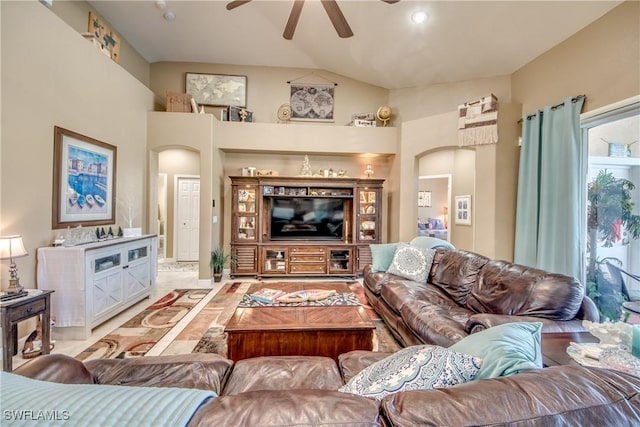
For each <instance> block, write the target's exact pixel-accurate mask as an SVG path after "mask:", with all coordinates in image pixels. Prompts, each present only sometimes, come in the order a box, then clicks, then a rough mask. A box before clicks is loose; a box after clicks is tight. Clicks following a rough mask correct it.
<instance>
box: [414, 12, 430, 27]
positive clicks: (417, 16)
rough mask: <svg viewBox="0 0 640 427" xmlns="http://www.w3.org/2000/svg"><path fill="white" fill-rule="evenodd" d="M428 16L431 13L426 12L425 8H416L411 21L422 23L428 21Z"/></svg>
mask: <svg viewBox="0 0 640 427" xmlns="http://www.w3.org/2000/svg"><path fill="white" fill-rule="evenodd" d="M428 17H429V15H427V12H425V11H424V10H416V11H415V12H413V13H412V14H411V21H412V22H413V23H414V24H422V23H424V22H426V20H427V18H428Z"/></svg>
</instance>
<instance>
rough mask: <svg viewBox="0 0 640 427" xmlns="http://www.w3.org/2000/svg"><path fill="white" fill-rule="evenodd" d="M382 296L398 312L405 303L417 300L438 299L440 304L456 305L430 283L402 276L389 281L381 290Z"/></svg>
mask: <svg viewBox="0 0 640 427" xmlns="http://www.w3.org/2000/svg"><path fill="white" fill-rule="evenodd" d="M380 298H382V299H383V300H384V302H385V303H387V305H388V306H389V307H391V309H392V310H393V311H394V312H396V313H398V314H399V313H400V309H401V308H402V306H403V305H405V304H406V303H408V302H411V301H415V300H427V301H437V302H438V303H439V304H445V305H455V303H454V302H453V301H451V299H450V298H448V297H447V296H446V295H444V293H443V292H442V291H440V290H439V289H437V288H434V287H433V286H431V285H429V284H425V283H418V282H413V281H411V280H403V279H400V278H396V280H393V281H391V280H390V281H388V282H387V284H386V285H385V286H384V287H383V288H382V289H381V290H380Z"/></svg>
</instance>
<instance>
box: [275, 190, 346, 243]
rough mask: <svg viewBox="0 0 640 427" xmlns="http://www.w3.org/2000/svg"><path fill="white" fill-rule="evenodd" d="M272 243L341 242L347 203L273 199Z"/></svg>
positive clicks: (305, 199)
mask: <svg viewBox="0 0 640 427" xmlns="http://www.w3.org/2000/svg"><path fill="white" fill-rule="evenodd" d="M270 214H271V218H270V231H271V232H270V236H269V237H270V239H271V240H306V239H309V240H341V239H342V238H343V232H344V226H343V223H344V214H345V199H338V198H305V197H295V198H278V197H274V198H271V210H270Z"/></svg>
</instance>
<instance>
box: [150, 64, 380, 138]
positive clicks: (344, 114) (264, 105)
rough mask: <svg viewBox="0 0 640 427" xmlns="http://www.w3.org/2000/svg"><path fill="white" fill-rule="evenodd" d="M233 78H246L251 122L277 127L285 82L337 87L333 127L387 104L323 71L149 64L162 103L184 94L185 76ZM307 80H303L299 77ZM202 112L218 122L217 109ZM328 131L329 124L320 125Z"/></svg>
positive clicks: (375, 90)
mask: <svg viewBox="0 0 640 427" xmlns="http://www.w3.org/2000/svg"><path fill="white" fill-rule="evenodd" d="M187 72H194V73H208V74H232V75H243V76H247V109H248V110H251V111H252V112H253V120H254V121H255V122H261V123H276V122H277V116H276V113H277V111H278V107H280V105H282V104H284V103H289V84H288V83H287V82H288V81H296V82H298V83H323V84H327V83H330V82H334V83H337V84H338V86H336V88H335V111H334V118H335V123H333V125H335V126H344V125H346V124H347V123H349V122H350V121H351V115H352V114H355V113H366V112H371V111H373V112H375V111H376V110H377V108H378V107H379V106H381V105H384V104H386V103H387V102H388V96H389V93H388V90H387V89H384V88H381V87H378V86H372V85H369V84H366V83H362V82H359V81H357V80H353V79H350V78H348V77H344V76H341V75H338V74H333V73H330V72H328V71H324V70H310V69H303V68H281V67H251V66H242V65H227V64H202V63H188V62H187V63H178V62H158V63H155V64H151V86H150V87H151V90H153V91H154V92H155V94H156V95H157V96H158V98H160V99H163V100H164V98H165V96H166V92H167V91H175V92H184V91H185V73H187ZM302 76H306V77H302ZM205 111H206V112H208V113H212V114H215V116H216V117H218V118H220V113H219V111H220V109H219V108H215V107H205ZM316 126H321V127H327V126H331V124H327V123H320V124H316Z"/></svg>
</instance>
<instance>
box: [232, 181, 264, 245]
mask: <svg viewBox="0 0 640 427" xmlns="http://www.w3.org/2000/svg"><path fill="white" fill-rule="evenodd" d="M256 194H257V187H255V186H238V187H236V190H235V199H236V202H235V203H236V206H235V208H236V209H235V214H236V219H235V224H236V233H235V236H234V237H235V239H236V241H255V240H256V236H257V235H258V233H257V228H258V218H257V207H256V203H257V199H256Z"/></svg>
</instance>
